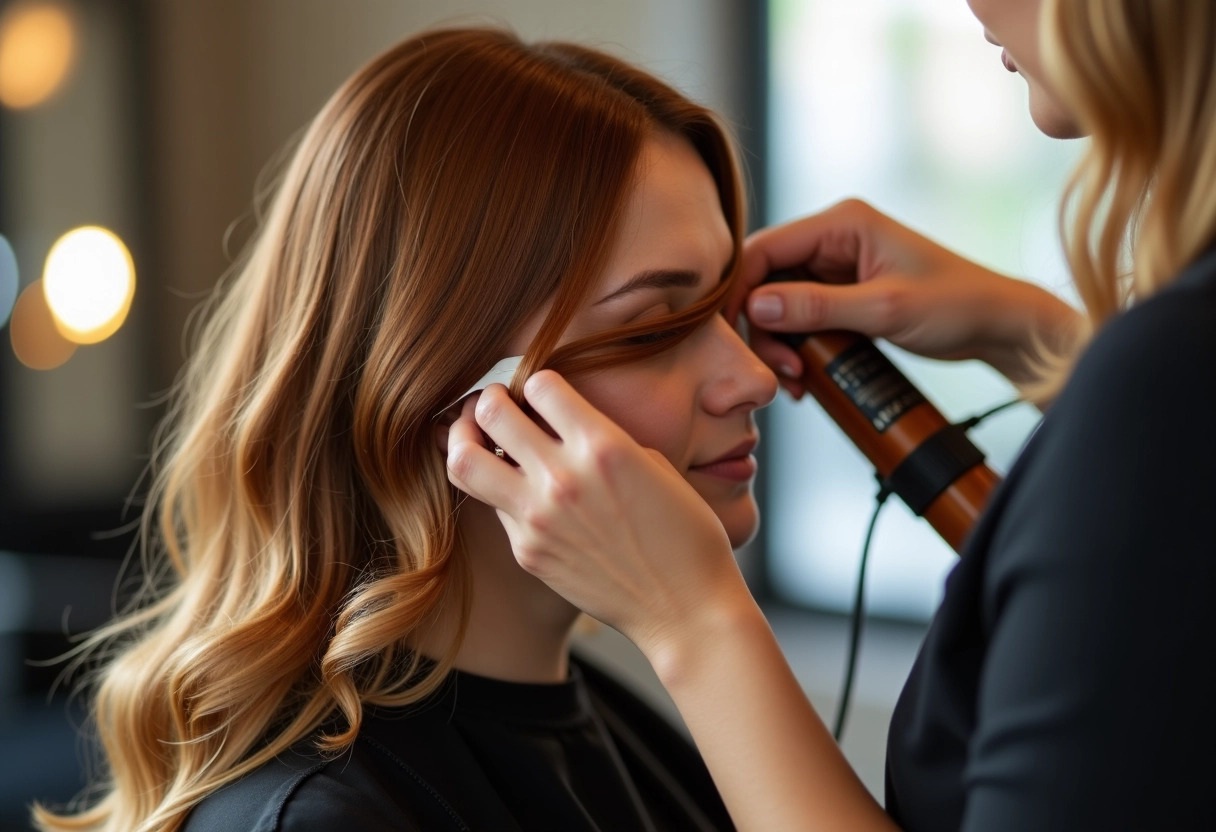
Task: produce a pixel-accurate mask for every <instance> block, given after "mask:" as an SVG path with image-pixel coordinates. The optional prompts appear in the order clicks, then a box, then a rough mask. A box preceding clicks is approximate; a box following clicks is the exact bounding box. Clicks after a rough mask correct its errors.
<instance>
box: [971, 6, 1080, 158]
mask: <svg viewBox="0 0 1216 832" xmlns="http://www.w3.org/2000/svg"><path fill="white" fill-rule="evenodd" d="M967 2H968V5H970V6H971V11H972V12H973V13H974V14H975V16H976V18H978V19H979V21H980V23H982V24H983V26H984V37H986V38H987V39H988V42H989V43H993V44H995V45H997V46H1000V47H1002V48H1003V50H1004V51H1003V52H1002V53H1001V61H1002V63H1004V64H1005V68H1006V69H1008V70H1009V71H1010V72H1017V73H1019V74H1020V75H1021V76H1022V77H1023V78H1025V79H1026V85H1027V87H1028V89H1029V91H1030V117H1031V119H1032V120H1033V121H1034V123H1035V126H1037V127H1038V128H1039V129H1040V130H1042V131H1043V133H1045V134H1046V135H1048V136H1051V137H1052V138H1056V139H1069V138H1077V137H1078V136H1080V135H1081V130H1080V129H1079V128H1078V127H1077V125H1076V123H1075V120H1074V119H1073V118H1072V116H1071V115H1070V114H1069V112H1068V111H1067V110H1066V109H1065V108H1064V106H1063V105H1062V104H1061V103H1060V102H1059V101H1058V100H1057V98H1056V96H1055V95H1054V94H1053V93H1052V91H1051V89H1050V87H1049V86H1048V85H1047V83H1046V81H1045V77H1044V76H1045V73H1044V72H1043V64H1042V59H1041V55H1040V52H1039V11H1040V9H1041V7H1042V0H967Z"/></svg>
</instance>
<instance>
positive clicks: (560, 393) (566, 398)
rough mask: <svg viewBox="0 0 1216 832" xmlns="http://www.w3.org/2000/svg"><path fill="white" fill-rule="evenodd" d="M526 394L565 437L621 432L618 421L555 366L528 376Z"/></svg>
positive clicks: (568, 438) (550, 423) (535, 407)
mask: <svg viewBox="0 0 1216 832" xmlns="http://www.w3.org/2000/svg"><path fill="white" fill-rule="evenodd" d="M524 397H525V398H527V400H528V404H530V405H532V407H533V408H534V409H535V410H536V413H537V415H539V416H540V417H541V418H543V419H544V420H545V421H546V422H548V423H549V426H550V427H551V428H553V430H555V431H556V432H557V435H558V436H559V437H561V438H562V439H563V440H566V441H568V440H570V439H572V438H575V437H584V438H585V437H588V436H595V435H599V436H603V435H613V436H615V435H617V434H618V433H622V431H621V430H620V428H619V427H617V425H616V423H615V422H613V421H612V420H611V419H609V418H608V417H607V416H605V415H604V414H602V413H600V412H599V411H598V410H596V409H595V407H594V406H593V405H592V404H591V403H590V402H588V401H587V400H586V399H584V398H583V397H582V396H581V395H579V393H578V391H577V390H575V389H574V388H573V387H572V386H571V385H570V382H568V381H566V380H565V379H564V378H562V377H561V376H560V375H558V374H557V373H555V372H553V371H552V370H541V371H540V372H539V373H537V374H536V375H534V376H532V377H531V378H529V379H528V381H527V382H526V383H525V384H524Z"/></svg>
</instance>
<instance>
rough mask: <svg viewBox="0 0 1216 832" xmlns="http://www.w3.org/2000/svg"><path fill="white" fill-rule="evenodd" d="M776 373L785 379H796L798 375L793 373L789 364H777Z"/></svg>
mask: <svg viewBox="0 0 1216 832" xmlns="http://www.w3.org/2000/svg"><path fill="white" fill-rule="evenodd" d="M777 372H779V373H781V375H783V376H785V377H786V378H798V374H797V373H795V372H794V368H793V367H791V366H790V365H789V364H778V365H777Z"/></svg>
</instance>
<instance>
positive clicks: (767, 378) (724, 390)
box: [701, 315, 777, 416]
mask: <svg viewBox="0 0 1216 832" xmlns="http://www.w3.org/2000/svg"><path fill="white" fill-rule="evenodd" d="M701 334H702V337H703V338H704V356H703V357H704V361H705V367H706V371H707V372H706V376H705V379H706V380H705V384H704V386H703V388H702V394H701V398H702V405H703V407H704V408H705V410H706V411H707V412H709V413H710V414H712V415H714V416H726V415H728V414H730V413H732V412H735V411H740V412H745V413H750V412H751V411H753V410H759V409H760V408H762V407H767V406H768V405H769V404H771V403H772V401H773V399H775V398H776V397H777V376H776V375H774V374H773V371H772V370H770V369H769V368H768V365H766V364H765V363H764V362H763V361H761V360H760V358H759V357H758V356H757V355H756V354H755V353H754V352H752V350H751V347H749V346H748V345H747V343H746V342H745V341H744V340H743V338H741V337H740V335H739V333H738V332H736V331H735V329H734V327H732V326H731V325H730V324H729V323H727V321H726V319H725V318H724V317H722V316H721V315H717V316H715V317H714V318H713V320H711V321H710V322H709V324H708V325H707V326H706V327H705V328H704V330H703V331H702V333H701Z"/></svg>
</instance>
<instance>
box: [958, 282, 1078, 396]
mask: <svg viewBox="0 0 1216 832" xmlns="http://www.w3.org/2000/svg"><path fill="white" fill-rule="evenodd" d="M1007 280H1008V283H1006V284H1004V285H1003V286H1002V287H1001V292H1000V293H998V294H997V295H996V296H995V297H993V298H989V299H987V300H986V301H985V311H986V312H987V316H988V318H989V325H988V326H987V327H986V331H987V333H988V336H987V337H986V338H984V339H983V340H982V341H981V344H980V347H979V349H978V350H977V352H976V357H977V358H979V359H980V360H981V361H984V362H985V363H986V364H988V365H990V366H991V367H993V368H994V369H995V370H996V371H997V372H999V373H1001V375H1003V376H1005V377H1006V378H1007V379H1009V380H1010V381H1011V382H1013V383H1014V384H1022V383H1025V382H1028V381H1033V380H1034V379H1035V378H1036V370H1035V367H1036V365H1037V360H1036V359H1037V358H1038V357H1039V351H1040V349H1042V348H1044V347H1045V348H1046V349H1048V350H1062V349H1065V348H1066V346H1067V344H1068V343H1069V341H1070V340H1071V339H1072V338H1073V337H1075V333H1076V332H1077V327H1078V324H1079V322H1080V314H1079V313H1078V312H1077V311H1076V310H1075V309H1074V308H1073V307H1071V306H1069V305H1068V304H1067V303H1065V302H1064V301H1062V300H1061V299H1060V298H1058V297H1056V296H1055V295H1053V294H1051V293H1050V292H1048V291H1047V290H1045V289H1043V288H1041V287H1039V286H1036V285H1034V284H1032V283H1028V282H1026V281H1022V280H1016V279H1014V278H1007Z"/></svg>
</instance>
